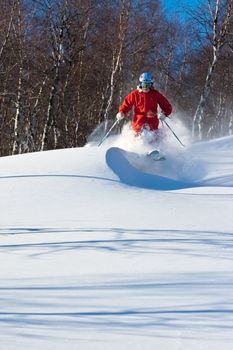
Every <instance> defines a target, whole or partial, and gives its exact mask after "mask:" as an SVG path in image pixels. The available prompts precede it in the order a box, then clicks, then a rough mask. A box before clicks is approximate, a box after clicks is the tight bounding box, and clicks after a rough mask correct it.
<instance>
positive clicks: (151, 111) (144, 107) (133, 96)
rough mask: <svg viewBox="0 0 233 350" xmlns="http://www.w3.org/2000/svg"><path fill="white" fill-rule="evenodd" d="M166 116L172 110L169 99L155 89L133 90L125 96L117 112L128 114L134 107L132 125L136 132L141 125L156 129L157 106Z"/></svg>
mask: <svg viewBox="0 0 233 350" xmlns="http://www.w3.org/2000/svg"><path fill="white" fill-rule="evenodd" d="M158 105H159V107H160V108H161V110H162V111H163V112H164V114H166V115H167V116H168V115H169V114H171V112H172V106H171V104H170V103H169V101H168V100H167V99H166V97H164V96H163V95H162V94H161V93H160V92H158V91H157V90H154V89H151V90H149V91H148V92H143V91H141V90H134V91H132V92H131V93H130V94H129V95H127V96H126V98H125V99H124V101H123V103H122V105H121V106H120V108H119V112H122V113H124V114H128V113H129V111H130V110H131V109H132V107H134V115H133V120H132V127H133V129H134V130H135V131H136V132H137V133H138V132H140V131H141V129H142V128H143V127H146V126H147V127H149V129H150V130H156V129H158V126H159V120H158V117H157V107H158Z"/></svg>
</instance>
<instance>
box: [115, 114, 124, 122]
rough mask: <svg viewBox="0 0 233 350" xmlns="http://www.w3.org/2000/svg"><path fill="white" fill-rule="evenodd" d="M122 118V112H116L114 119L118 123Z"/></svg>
mask: <svg viewBox="0 0 233 350" xmlns="http://www.w3.org/2000/svg"><path fill="white" fill-rule="evenodd" d="M124 118H125V115H124V113H122V112H118V113H117V115H116V119H117V120H118V122H119V121H121V120H122V119H124Z"/></svg>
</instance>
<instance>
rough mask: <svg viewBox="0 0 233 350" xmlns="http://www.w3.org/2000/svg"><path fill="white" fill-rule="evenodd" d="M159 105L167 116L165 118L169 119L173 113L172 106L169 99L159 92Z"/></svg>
mask: <svg viewBox="0 0 233 350" xmlns="http://www.w3.org/2000/svg"><path fill="white" fill-rule="evenodd" d="M158 104H159V107H160V108H161V109H162V112H163V114H164V115H165V117H168V116H169V115H170V114H171V112H172V105H171V104H170V102H169V101H168V99H167V98H166V97H165V96H163V95H162V94H160V93H159V92H158Z"/></svg>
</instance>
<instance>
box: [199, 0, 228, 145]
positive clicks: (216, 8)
mask: <svg viewBox="0 0 233 350" xmlns="http://www.w3.org/2000/svg"><path fill="white" fill-rule="evenodd" d="M208 10H209V14H210V20H211V31H212V34H211V37H210V40H211V46H212V59H211V61H210V64H209V68H208V71H207V75H206V79H205V83H204V86H203V91H202V93H201V96H200V100H199V103H198V106H197V108H196V112H195V114H194V117H193V124H192V135H193V138H195V137H197V138H198V139H202V138H203V124H204V119H205V118H204V111H205V106H206V103H207V100H208V97H209V95H210V91H211V83H212V81H213V74H214V71H215V68H216V65H217V63H218V59H219V56H220V53H221V50H222V49H223V47H224V46H225V45H226V44H227V43H228V42H229V26H230V23H231V21H232V15H233V3H232V1H228V0H227V1H224V0H222V1H221V0H214V1H213V0H208ZM201 24H204V25H205V29H206V23H205V22H204V23H201ZM208 34H209V33H208Z"/></svg>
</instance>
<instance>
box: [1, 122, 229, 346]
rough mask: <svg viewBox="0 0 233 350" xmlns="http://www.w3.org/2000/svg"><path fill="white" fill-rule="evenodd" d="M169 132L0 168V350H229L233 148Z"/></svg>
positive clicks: (13, 160) (36, 156) (17, 160)
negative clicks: (153, 156)
mask: <svg viewBox="0 0 233 350" xmlns="http://www.w3.org/2000/svg"><path fill="white" fill-rule="evenodd" d="M173 126H174V127H175V129H176V131H178V134H179V136H181V137H182V141H183V142H184V143H185V145H186V147H184V148H182V147H180V145H179V144H178V143H177V141H176V140H175V138H173V135H170V134H169V133H168V137H167V141H166V142H164V144H163V145H161V149H160V151H161V152H163V153H164V154H165V155H166V160H165V161H161V162H154V163H152V162H148V159H147V158H146V157H145V156H144V154H145V152H146V151H147V149H148V147H149V146H148V145H147V146H146V147H144V145H143V144H142V143H140V142H139V141H137V140H136V141H134V140H133V139H132V140H130V138H129V137H128V135H129V133H128V131H127V128H125V129H124V131H123V134H122V136H120V137H119V136H113V137H110V138H109V139H107V140H106V142H105V143H104V144H103V145H102V146H101V147H97V146H96V145H95V143H90V144H88V145H87V146H85V147H83V148H76V149H75V148H73V149H66V150H56V151H47V152H40V153H33V154H25V155H19V156H11V157H3V158H1V159H0V213H1V218H0V240H1V245H0V264H1V272H0V277H1V286H0V303H1V311H0V334H1V349H3V350H21V349H33V350H39V349H45V350H47V349H56V350H67V349H69V350H76V349H79V350H83V349H85V350H86V349H88V350H89V349H91V350H92V349H101V350H103V349H114V350H115V349H127V350H128V349H144V350H147V349H151V350H154V349H158V350H177V349H179V350H187V349H189V350H190V349H193V350H201V349H202V350H203V349H211V350H219V349H223V350H231V349H232V346H233V332H232V329H233V292H232V291H233V274H232V271H233V219H232V212H233V137H225V138H221V139H217V140H212V141H205V142H202V143H196V144H193V145H192V144H191V142H188V140H189V138H188V137H187V135H185V130H184V133H183V132H182V128H181V127H179V125H176V124H174V125H173ZM122 149H123V150H124V151H121V150H122ZM112 150H113V153H112ZM114 150H115V151H116V152H115V151H114ZM109 152H110V153H109ZM114 152H115V153H114ZM119 152H120V153H119ZM122 152H123V153H122ZM125 152H127V153H125ZM130 152H131V153H130ZM106 153H107V154H108V159H107V161H108V165H109V166H108V165H107V163H106ZM132 153H133V154H132ZM138 153H139V155H138ZM119 154H121V156H122V155H123V156H124V158H123V159H126V162H125V163H124V162H121V160H119V159H118V156H116V155H119ZM135 154H136V155H138V157H137V156H135ZM121 159H122V158H121ZM127 164H128V165H130V169H131V170H130V176H128V175H127V171H128V168H127ZM119 168H121V169H120V171H121V174H124V176H123V175H122V178H121V176H120V177H119V174H118V170H119ZM147 176H149V178H150V181H151V186H148V182H147V180H148V177H147ZM164 177H166V178H168V179H172V180H173V181H175V182H176V183H177V182H178V184H180V186H178V187H177V189H175V190H174V189H172V187H171V186H170V187H169V186H168V187H166V183H164ZM139 180H140V181H139ZM160 181H161V182H160ZM182 184H186V186H182ZM160 185H161V186H160Z"/></svg>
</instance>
